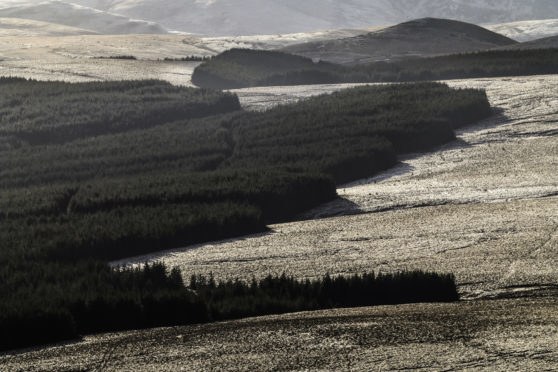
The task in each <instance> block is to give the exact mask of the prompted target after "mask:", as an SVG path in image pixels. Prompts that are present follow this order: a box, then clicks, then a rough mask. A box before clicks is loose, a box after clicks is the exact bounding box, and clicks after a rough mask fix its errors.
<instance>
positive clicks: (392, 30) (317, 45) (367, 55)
mask: <svg viewBox="0 0 558 372" xmlns="http://www.w3.org/2000/svg"><path fill="white" fill-rule="evenodd" d="M516 43H517V42H516V41H515V40H512V39H510V38H507V37H505V36H502V35H500V34H496V33H494V32H492V31H489V30H487V29H484V28H482V27H479V26H476V25H473V24H470V23H464V22H459V21H453V20H446V19H436V18H422V19H417V20H413V21H409V22H405V23H401V24H399V25H396V26H392V27H388V28H385V29H383V30H380V31H376V32H371V33H368V34H365V35H359V36H356V37H351V38H346V39H339V40H330V41H322V42H310V43H303V44H299V45H292V46H288V47H286V48H283V49H282V51H285V52H288V53H292V54H297V55H301V56H304V57H308V58H312V59H314V60H323V61H328V62H334V63H344V64H347V63H368V62H375V61H387V60H397V59H405V58H410V57H425V56H433V55H440V54H450V53H463V52H471V51H476V50H485V49H491V48H495V47H499V46H504V45H512V44H516Z"/></svg>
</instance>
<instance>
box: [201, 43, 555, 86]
mask: <svg viewBox="0 0 558 372" xmlns="http://www.w3.org/2000/svg"><path fill="white" fill-rule="evenodd" d="M271 61H273V62H271ZM557 72H558V49H531V50H491V51H480V52H473V53H463V54H454V55H447V56H439V57H431V58H413V59H407V60H401V61H392V62H376V63H370V64H363V65H355V66H342V65H336V64H332V63H325V62H319V63H313V62H312V60H310V59H308V58H304V57H300V56H293V55H289V54H286V53H281V52H273V51H256V50H249V49H232V50H229V51H226V52H223V53H222V54H220V55H217V56H215V57H214V58H212V59H210V60H208V61H206V62H204V63H203V64H201V65H200V66H198V67H196V69H195V70H194V73H193V75H192V82H193V83H194V84H196V85H197V86H200V87H207V88H216V89H234V88H244V87H253V86H273V85H308V84H338V83H372V82H412V81H427V80H445V79H466V78H480V77H498V76H525V75H541V74H555V73H557Z"/></svg>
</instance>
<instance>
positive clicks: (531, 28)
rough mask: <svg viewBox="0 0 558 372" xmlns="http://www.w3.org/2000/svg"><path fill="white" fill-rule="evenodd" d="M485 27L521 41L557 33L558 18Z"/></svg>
mask: <svg viewBox="0 0 558 372" xmlns="http://www.w3.org/2000/svg"><path fill="white" fill-rule="evenodd" d="M486 28H487V29H489V30H491V31H494V32H497V33H499V34H502V35H505V36H507V37H510V38H512V39H514V40H517V41H522V42H523V41H531V40H536V39H542V38H545V37H549V36H556V35H558V19H541V20H536V21H521V22H510V23H502V24H497V25H489V26H486Z"/></svg>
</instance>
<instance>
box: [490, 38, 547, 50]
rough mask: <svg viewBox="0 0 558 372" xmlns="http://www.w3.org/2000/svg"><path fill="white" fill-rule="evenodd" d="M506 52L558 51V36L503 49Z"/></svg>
mask: <svg viewBox="0 0 558 372" xmlns="http://www.w3.org/2000/svg"><path fill="white" fill-rule="evenodd" d="M500 49H506V50H529V49H558V35H556V36H550V37H545V38H542V39H537V40H531V41H526V42H524V43H520V44H516V45H511V46H507V47H502V48H500Z"/></svg>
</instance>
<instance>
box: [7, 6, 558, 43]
mask: <svg viewBox="0 0 558 372" xmlns="http://www.w3.org/2000/svg"><path fill="white" fill-rule="evenodd" d="M41 1H44V0H0V7H2V6H4V5H5V4H12V5H13V4H14V3H15V4H21V3H24V2H32V3H39V2H41ZM64 2H65V3H74V4H79V5H83V6H88V7H91V8H95V9H99V10H101V11H104V12H109V13H113V14H120V15H123V16H126V17H129V18H133V19H145V20H149V21H153V22H156V23H158V24H160V25H161V26H163V27H164V28H165V29H167V30H177V31H184V32H190V33H196V34H201V35H207V36H238V35H260V34H284V33H294V32H308V31H315V30H331V29H342V28H360V27H370V26H386V25H394V24H397V23H401V22H405V21H408V20H411V19H417V18H422V17H436V18H448V19H457V20H460V21H465V22H471V23H475V24H495V23H503V22H514V21H524V20H533V19H549V18H558V2H557V1H556V0H467V1H463V0H337V1H332V0H327V1H326V0H304V1H300V0H163V1H162V0H64ZM78 27H83V28H88V27H85V26H83V25H78Z"/></svg>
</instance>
